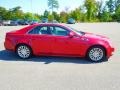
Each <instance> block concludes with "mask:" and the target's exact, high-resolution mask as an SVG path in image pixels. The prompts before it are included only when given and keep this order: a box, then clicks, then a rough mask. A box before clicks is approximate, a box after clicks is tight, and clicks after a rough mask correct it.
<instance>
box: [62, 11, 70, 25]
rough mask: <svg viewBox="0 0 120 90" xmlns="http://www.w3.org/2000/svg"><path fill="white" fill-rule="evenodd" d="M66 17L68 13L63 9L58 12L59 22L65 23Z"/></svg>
mask: <svg viewBox="0 0 120 90" xmlns="http://www.w3.org/2000/svg"><path fill="white" fill-rule="evenodd" d="M67 19H68V14H67V13H66V12H64V11H62V12H60V22H62V23H66V22H67Z"/></svg>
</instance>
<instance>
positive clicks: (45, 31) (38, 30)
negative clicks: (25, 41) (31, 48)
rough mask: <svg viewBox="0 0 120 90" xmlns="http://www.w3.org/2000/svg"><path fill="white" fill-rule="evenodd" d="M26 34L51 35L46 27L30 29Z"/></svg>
mask: <svg viewBox="0 0 120 90" xmlns="http://www.w3.org/2000/svg"><path fill="white" fill-rule="evenodd" d="M28 34H38V35H40V34H51V32H50V31H49V29H48V27H47V26H38V27H35V28H34V29H32V30H31V31H30V32H28Z"/></svg>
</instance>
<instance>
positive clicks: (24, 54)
mask: <svg viewBox="0 0 120 90" xmlns="http://www.w3.org/2000/svg"><path fill="white" fill-rule="evenodd" d="M16 53H17V55H18V56H19V57H20V58H22V59H27V58H30V56H31V55H32V51H31V48H30V47H29V46H27V45H19V46H17V48H16Z"/></svg>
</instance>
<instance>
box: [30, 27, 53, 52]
mask: <svg viewBox="0 0 120 90" xmlns="http://www.w3.org/2000/svg"><path fill="white" fill-rule="evenodd" d="M29 34H30V35H31V45H32V48H33V50H34V51H35V53H37V54H49V53H51V47H52V44H53V41H54V39H53V37H52V36H51V33H50V31H49V29H48V26H37V27H35V28H34V29H33V30H31V31H30V32H29Z"/></svg>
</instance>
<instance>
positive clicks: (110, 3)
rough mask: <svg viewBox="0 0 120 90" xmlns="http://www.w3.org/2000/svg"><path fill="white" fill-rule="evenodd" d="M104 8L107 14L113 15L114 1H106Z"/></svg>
mask: <svg viewBox="0 0 120 90" xmlns="http://www.w3.org/2000/svg"><path fill="white" fill-rule="evenodd" d="M106 6H107V8H108V12H109V13H110V14H113V13H114V11H115V0H109V1H106Z"/></svg>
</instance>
